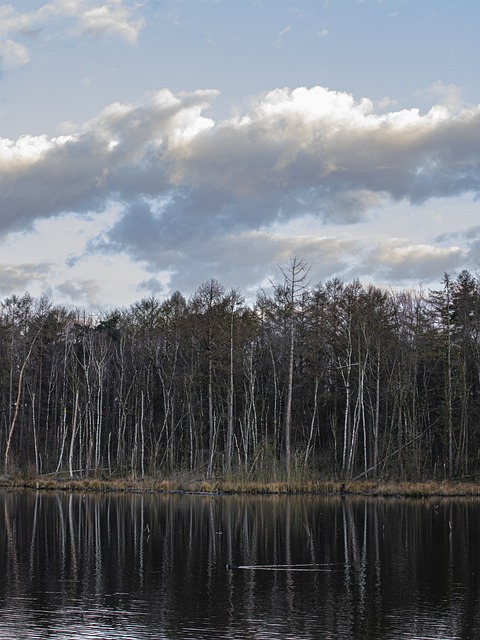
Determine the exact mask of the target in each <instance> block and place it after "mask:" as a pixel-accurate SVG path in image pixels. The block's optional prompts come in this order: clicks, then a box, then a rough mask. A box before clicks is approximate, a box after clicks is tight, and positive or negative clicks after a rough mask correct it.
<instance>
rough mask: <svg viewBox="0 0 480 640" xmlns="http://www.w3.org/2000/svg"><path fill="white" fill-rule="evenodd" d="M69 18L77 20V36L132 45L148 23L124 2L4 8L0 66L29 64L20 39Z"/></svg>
mask: <svg viewBox="0 0 480 640" xmlns="http://www.w3.org/2000/svg"><path fill="white" fill-rule="evenodd" d="M67 18H68V19H70V20H71V21H73V24H74V25H75V26H74V31H75V32H76V33H77V34H86V35H90V36H95V37H99V36H102V35H104V34H112V35H115V36H118V37H120V38H122V39H123V40H126V41H127V42H129V43H134V42H135V41H136V40H137V37H138V34H139V33H140V31H141V29H142V28H143V26H144V20H143V19H141V18H139V17H137V16H136V15H135V9H134V8H132V7H130V6H129V5H128V4H125V2H124V1H123V0H107V1H106V2H105V1H103V2H98V0H97V1H94V0H93V1H89V0H54V1H53V2H48V3H46V4H44V5H42V6H41V7H40V8H39V9H37V10H35V11H30V12H22V11H17V10H16V9H15V8H14V7H13V6H12V5H0V65H1V66H2V67H3V68H12V67H16V66H22V65H24V64H26V63H27V62H29V60H30V54H29V51H28V49H27V47H26V46H25V45H24V44H22V43H21V42H19V41H18V39H19V38H21V37H22V36H23V35H26V34H30V35H32V34H35V33H36V32H38V30H40V29H41V28H42V27H44V26H45V25H46V24H48V23H50V22H52V21H53V20H55V19H57V20H65V19H67Z"/></svg>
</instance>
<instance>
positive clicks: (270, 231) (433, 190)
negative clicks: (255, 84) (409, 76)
mask: <svg viewBox="0 0 480 640" xmlns="http://www.w3.org/2000/svg"><path fill="white" fill-rule="evenodd" d="M73 4H76V5H78V6H82V7H84V9H85V10H84V12H83V14H82V17H81V19H80V18H79V24H81V25H82V28H85V29H86V28H87V25H88V15H89V13H88V12H89V11H92V10H93V9H92V8H90V9H88V11H87V9H86V6H87V5H86V4H85V3H81V2H77V3H73ZM45 6H46V7H50V8H49V11H53V10H54V8H55V7H57V8H58V7H59V8H60V9H62V10H66V9H65V7H66V6H67V3H66V2H65V3H62V2H58V3H51V4H50V5H45ZM68 6H73V5H72V3H69V4H68ZM103 7H113V8H116V9H118V11H121V10H122V4H121V3H112V4H111V5H97V9H98V10H103ZM60 9H58V10H60ZM109 11H112V12H113V9H112V8H111V9H105V12H106V13H105V16H106V18H105V28H106V27H107V25H108V24H110V22H109V20H110V18H111V16H112V15H116V14H115V13H111V14H109ZM109 15H110V18H108V19H107V17H108V16H109ZM114 22H115V24H116V25H117V26H118V24H121V23H125V24H126V18H125V20H124V19H123V18H122V19H121V18H118V21H114ZM95 24H96V25H97V26H98V25H99V22H98V20H95ZM17 26H18V25H17ZM124 35H125V34H124ZM125 37H127V36H126V35H125ZM216 95H217V92H215V91H197V92H193V93H185V94H173V93H172V92H170V91H168V90H161V91H158V92H156V93H153V94H150V95H149V96H147V97H146V98H145V99H144V100H143V101H141V102H139V103H135V104H121V103H115V104H111V105H109V106H108V107H106V108H105V109H104V110H103V111H102V112H101V113H99V114H98V115H97V117H95V118H94V119H93V120H91V121H89V122H86V123H85V124H84V125H83V126H82V127H81V128H79V130H78V131H76V132H75V133H74V134H71V135H67V136H61V137H56V138H50V137H47V136H22V137H20V138H19V139H17V140H9V139H0V211H1V217H0V233H1V234H3V235H5V234H8V233H10V232H14V231H21V230H27V229H31V228H32V227H33V225H34V224H35V223H36V221H38V220H42V219H48V218H52V217H54V216H62V215H65V214H67V213H72V212H74V213H76V214H79V215H83V214H87V213H88V214H89V215H90V214H91V212H102V211H104V210H105V209H106V208H107V207H109V206H111V205H112V203H115V204H116V206H118V207H119V210H120V213H119V215H118V216H117V218H116V220H115V222H114V223H113V224H112V225H111V226H110V227H109V228H108V229H104V230H103V232H102V233H100V234H98V236H97V237H96V239H95V240H94V241H92V242H91V243H90V251H92V252H103V253H109V254H111V255H113V254H115V253H119V252H123V253H127V254H128V255H129V256H130V257H131V258H132V259H133V260H135V261H142V262H143V263H144V264H145V265H147V268H148V269H149V270H150V271H151V272H152V273H153V274H154V273H155V272H157V271H160V270H161V271H166V272H169V273H170V274H171V277H172V283H173V284H174V285H176V286H178V287H179V288H181V287H182V286H186V285H187V276H186V275H185V274H187V273H189V274H190V278H191V277H192V273H194V274H195V275H196V277H197V283H198V278H204V279H206V278H209V277H219V279H222V276H223V277H225V276H227V277H228V274H229V271H230V270H231V271H232V277H233V270H234V269H238V268H239V265H242V269H244V278H243V280H244V282H251V283H252V284H253V283H254V282H258V280H259V278H260V277H261V272H262V270H264V268H265V265H266V264H272V260H273V261H274V262H278V261H279V260H281V259H282V257H283V256H285V258H286V259H288V257H289V255H291V254H292V252H296V251H297V249H299V248H300V251H299V252H300V253H301V254H305V252H307V253H309V252H310V253H312V254H315V253H321V254H322V255H323V256H328V257H329V258H330V259H331V261H333V262H334V263H335V262H337V263H340V262H342V264H343V265H345V263H346V260H344V259H343V257H342V256H345V255H347V254H348V255H350V256H352V255H357V256H358V250H359V248H358V246H355V245H356V243H355V241H354V240H349V241H347V240H344V241H342V240H339V239H338V238H337V239H332V238H329V237H322V236H321V234H318V232H317V235H316V236H315V235H313V236H312V234H311V233H306V234H305V235H303V236H302V234H297V237H296V238H291V239H290V240H289V239H288V238H285V236H280V235H278V234H277V235H276V234H275V227H277V228H278V226H279V225H288V224H289V223H290V222H292V221H297V222H298V221H301V220H307V221H308V220H310V221H311V225H313V226H316V225H322V224H323V225H326V224H330V225H338V226H341V225H351V224H355V223H356V224H360V223H361V222H362V221H364V220H365V219H366V218H368V216H369V215H370V214H371V212H372V211H374V210H375V211H377V210H379V208H381V207H382V206H386V205H389V204H395V203H400V202H408V203H410V204H412V205H418V204H421V203H425V202H427V201H429V200H432V199H438V198H452V197H457V196H461V195H462V194H474V196H476V195H478V192H479V189H480V106H470V107H463V108H460V107H458V106H457V108H455V109H453V108H450V109H449V108H447V107H446V106H442V105H437V106H434V107H433V108H431V109H430V110H429V111H428V112H427V113H425V114H422V113H420V112H419V110H417V109H410V110H401V111H390V112H388V113H380V112H378V111H376V109H375V105H374V104H373V103H372V101H370V100H368V99H366V98H363V99H361V100H355V99H354V98H353V97H352V96H351V95H350V94H347V93H341V92H336V91H330V90H328V89H326V88H324V87H313V88H310V89H308V88H297V89H288V88H285V89H278V90H275V91H271V92H268V93H266V94H262V95H260V96H258V97H257V98H256V99H254V100H252V102H251V104H250V106H249V108H248V110H247V111H246V112H245V113H242V114H239V115H236V116H235V117H231V118H227V119H225V120H222V121H219V122H214V121H213V120H212V119H211V118H210V117H208V108H209V106H210V105H211V104H212V101H214V100H215V97H216ZM418 212H419V215H420V213H421V209H420V208H419V209H418ZM316 228H317V230H318V229H320V228H321V226H318V227H316ZM400 244H401V243H400ZM425 251H426V248H425V246H421V245H419V246H418V247H416V248H411V247H404V248H403V249H401V248H397V250H396V251H394V252H393V253H391V254H390V257H389V256H387V255H386V254H385V252H381V251H380V250H379V249H378V247H377V248H376V249H375V248H372V250H371V251H370V253H369V255H368V256H365V266H367V265H368V264H371V265H373V263H374V262H375V263H376V264H378V263H379V262H380V261H382V260H383V261H384V263H388V261H389V260H391V263H392V265H393V266H395V265H397V267H398V266H399V265H403V266H402V268H403V269H404V271H405V273H407V274H408V273H409V272H411V271H412V268H413V267H412V265H414V264H415V262H416V261H418V260H419V259H420V257H421V255H424V254H425ZM431 253H432V255H431V259H432V264H435V266H436V267H438V265H439V263H442V261H443V263H444V264H447V265H448V264H452V262H450V263H449V260H451V259H452V256H453V257H454V258H455V259H457V257H458V253H459V251H458V250H456V251H453V253H452V249H451V247H450V248H447V247H445V248H444V249H438V248H437V249H436V250H435V251H434V252H431ZM434 254H435V255H434ZM249 256H250V257H251V260H250V259H249ZM445 261H446V262H445ZM453 264H455V260H453ZM198 265H202V267H201V269H199V267H198ZM405 265H410V267H407V266H405ZM330 266H331V264H330ZM413 270H414V268H413ZM263 274H265V271H263ZM386 274H387V275H388V270H387V271H386ZM410 275H411V273H410ZM414 275H415V274H414Z"/></svg>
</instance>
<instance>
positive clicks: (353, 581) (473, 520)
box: [0, 491, 480, 640]
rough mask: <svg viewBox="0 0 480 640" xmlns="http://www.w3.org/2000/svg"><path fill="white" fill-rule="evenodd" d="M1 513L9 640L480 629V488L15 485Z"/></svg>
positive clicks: (366, 635) (478, 634) (465, 632)
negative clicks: (180, 489) (358, 490)
mask: <svg viewBox="0 0 480 640" xmlns="http://www.w3.org/2000/svg"><path fill="white" fill-rule="evenodd" d="M0 522H1V525H0V527H1V538H0V544H1V548H0V575H1V576H2V579H1V581H0V638H2V640H10V639H15V640H17V639H20V638H21V639H22V640H24V639H30V638H42V639H43V638H45V639H46V638H48V639H52V638H55V639H58V638H62V639H65V640H67V639H72V640H73V639H79V638H80V639H82V638H83V639H87V638H88V639H93V638H99V639H100V638H101V639H102V640H107V639H110V638H111V639H113V638H115V640H119V639H127V638H128V639H131V640H137V639H138V640H144V639H145V640H146V639H153V638H155V639H157V640H159V639H160V640H163V639H165V640H166V639H168V640H170V639H175V640H177V639H179V640H180V639H182V640H183V639H186V638H189V639H191V638H193V639H205V640H207V639H208V640H211V639H213V638H225V639H227V638H228V639H247V638H249V639H250V638H252V639H253V638H255V639H257V638H258V639H278V640H280V639H282V640H286V639H301V638H312V639H313V638H315V639H318V638H322V639H323V638H325V639H330V638H331V639H335V640H339V639H355V640H362V639H368V640H379V639H388V640H392V639H407V638H408V639H420V638H422V639H427V638H436V639H443V640H447V639H452V638H458V639H461V640H469V639H472V640H475V639H478V638H480V502H479V501H477V500H468V499H431V498H430V499H423V500H408V499H394V498H388V499H383V498H371V499H368V498H349V497H344V498H342V497H319V496H255V497H239V496H209V495H186V494H170V495H165V494H113V493H112V494H84V495H82V494H81V493H68V492H58V493H55V492H35V491H24V492H22V491H3V492H0ZM227 565H234V567H235V568H230V567H227Z"/></svg>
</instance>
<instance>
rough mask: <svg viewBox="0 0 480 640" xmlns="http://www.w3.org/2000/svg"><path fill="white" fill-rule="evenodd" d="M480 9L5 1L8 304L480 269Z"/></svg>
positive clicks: (74, 303)
mask: <svg viewBox="0 0 480 640" xmlns="http://www.w3.org/2000/svg"><path fill="white" fill-rule="evenodd" d="M479 22H480V5H479V4H478V1H477V0H303V1H293V0H292V1H289V0H155V1H150V0H145V1H143V2H142V1H139V2H135V1H132V2H130V1H127V0H108V1H107V0H53V1H52V2H46V3H42V2H34V1H32V0H30V1H27V0H25V1H20V2H15V3H13V4H10V5H7V4H3V5H2V4H0V296H2V297H6V296H9V295H11V294H13V293H23V292H24V291H29V292H30V293H31V294H32V295H35V296H37V295H41V294H43V293H45V294H47V295H48V296H49V297H51V299H52V300H53V301H54V302H59V303H62V304H66V305H67V306H69V307H79V308H82V309H83V308H87V309H91V310H95V309H105V308H112V307H116V306H128V305H129V304H131V303H133V302H135V301H138V300H140V299H141V298H142V297H145V296H150V295H155V296H158V297H160V298H162V297H163V296H167V295H169V294H170V293H172V292H173V291H174V290H176V289H179V290H180V291H182V293H184V294H185V295H186V296H188V295H190V294H191V293H193V292H194V291H195V289H196V288H197V287H198V286H199V285H200V284H201V283H202V282H204V281H206V280H208V279H210V278H216V279H218V280H219V281H220V282H221V283H222V284H223V285H224V286H225V287H226V288H227V289H229V288H231V287H238V288H239V289H240V290H241V291H242V292H243V294H244V295H246V296H247V298H252V297H254V295H255V293H256V292H257V291H258V288H259V287H260V286H264V285H266V284H267V283H268V282H269V281H270V280H271V279H272V278H273V279H278V277H279V274H280V272H279V269H278V265H279V264H280V265H281V264H285V263H286V262H287V261H288V260H289V258H290V257H292V256H293V255H298V256H300V257H303V258H305V259H306V260H307V261H308V262H309V264H310V265H311V279H312V281H313V282H324V281H325V280H327V279H329V278H332V277H335V276H337V277H340V278H342V279H344V280H345V281H351V280H352V279H354V278H357V277H358V278H360V279H361V280H362V282H364V283H365V284H368V283H375V284H378V285H382V286H388V287H393V288H400V289H402V288H417V287H419V286H423V287H430V286H432V287H437V286H440V285H439V283H440V279H441V277H442V275H443V273H444V272H445V271H448V272H449V273H451V274H455V273H457V272H458V271H460V270H461V269H463V268H468V269H471V270H472V271H475V272H476V271H477V269H478V267H479V260H480V220H479V213H480V209H479V207H480V205H479V200H478V193H479V186H480V170H479V169H480V166H479V165H480V84H479V82H478V74H479V70H480V69H479V60H480V44H479V39H478V24H479Z"/></svg>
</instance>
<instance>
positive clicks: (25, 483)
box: [0, 476, 480, 498]
mask: <svg viewBox="0 0 480 640" xmlns="http://www.w3.org/2000/svg"><path fill="white" fill-rule="evenodd" d="M0 489H3V490H18V489H33V490H42V491H81V492H88V493H150V494H151V493H159V494H161V493H181V494H199V495H202V494H206V495H243V496H245V495H252V496H253V495H324V496H365V497H375V496H376V497H404V498H426V497H449V498H451V497H471V498H474V497H478V498H480V483H479V482H465V481H453V480H426V481H415V482H412V481H391V480H389V481H385V480H362V481H359V480H357V481H351V482H348V481H337V480H335V481H329V480H318V481H286V480H280V481H271V482H268V481H267V482H260V481H242V480H215V479H211V480H182V479H175V478H170V479H169V478H165V479H151V478H145V479H135V478H120V479H99V478H90V479H87V478H85V479H78V478H77V479H70V478H59V477H55V478H47V477H45V476H41V477H31V478H19V477H12V478H6V477H0Z"/></svg>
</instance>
